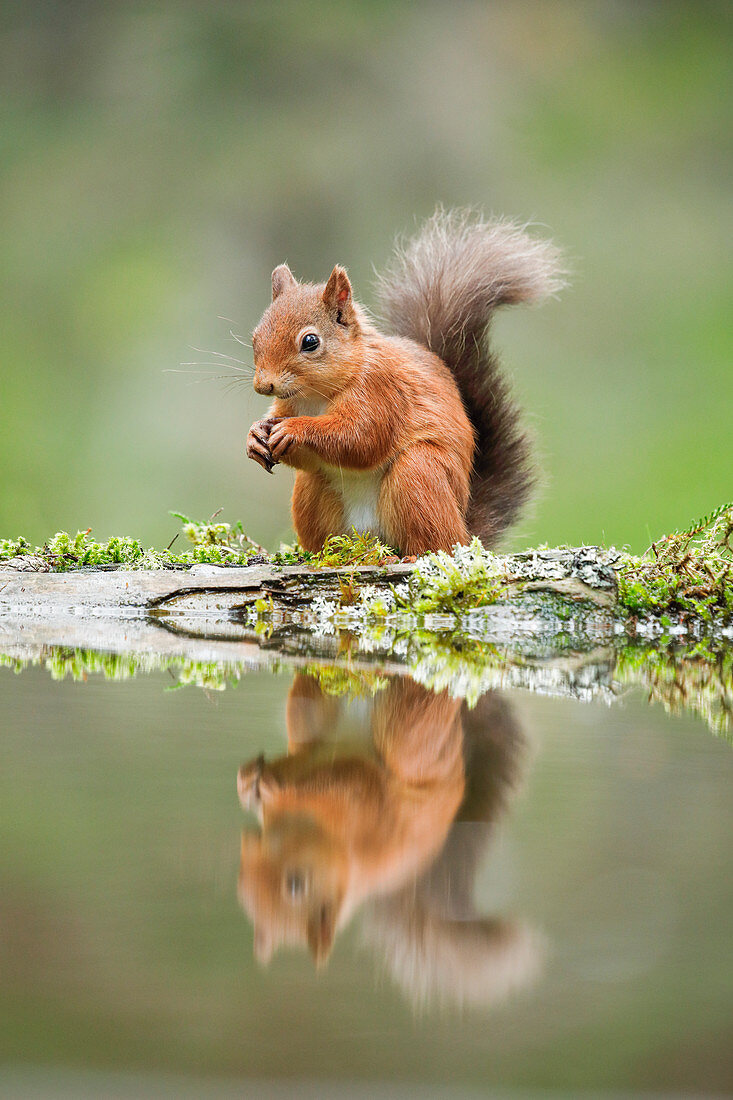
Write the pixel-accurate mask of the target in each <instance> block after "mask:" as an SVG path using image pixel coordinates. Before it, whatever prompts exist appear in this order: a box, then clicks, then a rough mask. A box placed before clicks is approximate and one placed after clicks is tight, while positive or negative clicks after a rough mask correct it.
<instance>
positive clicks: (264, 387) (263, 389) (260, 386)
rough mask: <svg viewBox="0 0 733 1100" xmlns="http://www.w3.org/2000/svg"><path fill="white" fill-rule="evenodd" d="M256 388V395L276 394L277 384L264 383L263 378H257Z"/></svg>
mask: <svg viewBox="0 0 733 1100" xmlns="http://www.w3.org/2000/svg"><path fill="white" fill-rule="evenodd" d="M254 388H255V393H262V394H268V393H274V392H275V383H274V382H263V381H262V379H261V378H255V381H254Z"/></svg>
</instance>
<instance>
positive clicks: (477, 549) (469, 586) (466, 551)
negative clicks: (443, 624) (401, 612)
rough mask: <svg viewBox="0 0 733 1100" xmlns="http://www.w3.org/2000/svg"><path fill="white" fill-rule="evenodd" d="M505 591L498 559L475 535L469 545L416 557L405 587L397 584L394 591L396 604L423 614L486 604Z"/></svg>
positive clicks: (484, 605)
mask: <svg viewBox="0 0 733 1100" xmlns="http://www.w3.org/2000/svg"><path fill="white" fill-rule="evenodd" d="M505 590H506V576H505V573H504V571H503V569H502V568H501V566H500V564H499V562H498V559H497V558H496V557H495V556H494V555H493V554H492V553H490V551H488V550H485V549H484V547H483V546H482V545H481V542H480V541H479V539H477V538H475V539H473V541H472V542H471V543H470V544H469V545H468V546H456V547H455V548H454V550H453V554H446V553H445V551H443V550H440V551H438V553H437V554H426V555H425V556H424V557H422V558H419V559H418V561H417V563H416V565H415V569H414V571H413V572H412V573H411V575H410V577H409V580H408V582H407V585H406V588H405V586H399V587H396V588H395V593H396V595H397V604H398V606H399V607H403V608H405V609H406V610H410V611H414V612H415V613H416V614H418V615H423V614H430V613H443V614H457V613H460V612H462V611H468V610H471V609H472V608H476V607H486V606H487V605H488V604H492V603H495V602H496V600H497V599H498V598H499V597H500V596H501V595H502V594H503V593H504V591H505Z"/></svg>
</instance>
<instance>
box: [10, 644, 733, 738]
mask: <svg viewBox="0 0 733 1100" xmlns="http://www.w3.org/2000/svg"><path fill="white" fill-rule="evenodd" d="M350 639H351V642H352V643H354V644H352V647H351V648H350V649H348V650H347V651H345V653H344V655H343V656H341V657H335V658H329V657H320V658H319V659H314V660H313V661H308V662H307V663H306V664H305V665H303V662H302V659H301V660H299V661H298V667H300V668H304V669H305V671H307V672H308V673H309V674H310V675H312V676H314V677H316V678H317V679H318V681H319V683H320V685H321V687H322V688H323V690H324V691H325V692H326V693H327V694H329V695H336V696H350V697H352V698H360V697H368V696H370V695H374V694H375V693H376V692H378V691H381V690H382V688H384V686H385V685H386V683H387V680H386V678H385V676H384V675H383V674H382V673H381V671H380V668H379V664H378V662H379V661H380V660H389V661H390V662H391V663H393V664H400V665H402V666H403V667H404V668H405V671H407V672H409V674H410V675H411V676H412V677H413V678H414V679H415V680H417V681H418V682H419V683H421V684H423V685H424V686H425V687H428V688H430V689H431V690H433V691H450V692H451V694H453V695H455V696H457V697H460V698H464V699H466V701H467V702H468V704H469V706H471V705H473V704H474V703H475V702H476V700H477V699H478V698H479V697H480V696H481V695H482V694H483V693H484V692H485V691H488V690H490V689H492V688H496V687H498V686H500V684H502V683H504V682H505V681H506V682H513V681H511V678H510V676H509V674H510V673H513V674H514V677H515V679H517V682H518V683H520V684H521V686H523V687H526V688H529V689H530V690H531V689H533V688H534V689H535V690H542V691H544V690H547V683H546V682H545V679H543V674H546V673H548V671H549V672H551V670H552V657H553V651H551V650H547V652H544V651H543V653H542V655H541V656H539V657H538V656H537V655H536V654H535V655H532V654H525V653H523V652H522V651H521V649H520V648H517V649H516V651H515V650H508V649H507V648H506V647H505V646H501V647H499V646H497V645H494V644H492V643H490V642H488V641H486V640H482V639H479V638H475V637H471V636H470V635H468V634H466V633H465V632H463V631H461V630H459V629H451V630H427V629H424V628H419V627H417V626H415V625H414V624H413V625H412V626H411V628H410V629H406V630H404V631H400V630H395V629H394V628H391V627H388V626H386V625H385V624H377V625H376V626H373V627H370V628H368V630H367V632H366V634H365V635H364V637H362V638H356V637H355V636H353V634H350ZM535 648H536V647H535ZM563 655H565V656H573V657H577V651H576V650H574V649H572V648H563V647H562V646H558V647H556V649H555V651H554V656H555V657H559V656H563ZM355 656H359V657H360V659H361V660H362V662H364V661H367V660H369V658H370V656H371V657H372V658H374V659H375V665H374V668H369V667H365V666H364V664H363V663H362V665H361V667H356V665H355V664H354V657H355ZM611 658H612V654H610V655H609V657H608V660H609V661H610V660H611ZM32 665H36V666H38V665H40V666H41V667H43V668H45V669H47V671H48V672H50V674H51V676H52V677H53V679H55V680H63V679H66V678H67V677H69V678H71V679H73V680H75V681H86V680H87V679H88V678H89V677H90V676H95V675H100V676H103V677H104V678H105V679H106V680H112V681H122V680H129V679H132V678H133V677H135V676H138V675H149V674H150V673H154V672H161V671H164V672H169V673H170V674H171V675H172V677H173V680H174V683H171V684H170V685H169V687H168V690H172V689H174V688H179V687H186V686H195V687H200V688H202V689H204V690H206V691H223V690H224V689H225V688H227V687H230V686H233V685H235V684H236V683H237V681H238V680H240V679H241V677H242V676H243V675H244V674H245V673H246V672H247V671H248V670H249V669H250V668H251V667H252V664H251V660H249V659H247V660H244V659H243V660H242V661H229V660H227V661H216V660H207V661H199V660H193V659H191V658H186V657H180V656H167V655H163V654H156V653H124V654H121V653H107V652H101V651H99V650H94V649H87V648H71V647H64V646H49V647H46V648H44V649H43V650H42V651H41V652H40V653H38V654H36V655H33V656H23V655H19V654H18V652H12V651H10V652H6V653H4V654H3V653H0V668H8V669H9V670H10V671H12V672H15V673H20V672H22V671H23V670H24V669H25V668H28V667H29V666H32ZM267 667H268V668H269V670H270V671H271V672H274V673H278V672H286V673H290V672H292V667H293V666H292V664H291V662H290V661H289V660H288V658H287V657H286V656H280V655H276V653H275V652H273V653H272V654H271V655H270V659H269V661H268V664H267ZM610 667H611V666H610V665H609V668H610ZM517 673H518V678H517V676H516V674H517ZM613 678H614V681H615V682H616V684H619V685H622V686H641V687H643V688H645V689H646V690H647V692H648V693H649V698H650V700H653V701H658V702H661V703H662V704H663V705H664V707H665V708H666V709H667V710H668V711H669V712H670V713H673V714H677V713H682V712H689V713H692V714H696V715H698V716H699V717H701V718H702V719H704V721H705V722H706V723H707V724H708V725H709V727H710V728H711V730H713V731H714V732H715V733H716V734H721V735H723V736H724V737H726V739H728V740H733V648H731V647H730V646H729V645H725V644H715V645H713V644H711V643H710V642H708V641H702V642H697V643H695V644H694V645H687V646H682V645H680V644H679V643H678V642H673V641H671V640H667V641H666V642H664V641H663V642H661V643H658V644H655V645H641V644H635V643H630V644H622V645H621V646H620V648H618V649H617V651H616V663H615V669H614V676H613Z"/></svg>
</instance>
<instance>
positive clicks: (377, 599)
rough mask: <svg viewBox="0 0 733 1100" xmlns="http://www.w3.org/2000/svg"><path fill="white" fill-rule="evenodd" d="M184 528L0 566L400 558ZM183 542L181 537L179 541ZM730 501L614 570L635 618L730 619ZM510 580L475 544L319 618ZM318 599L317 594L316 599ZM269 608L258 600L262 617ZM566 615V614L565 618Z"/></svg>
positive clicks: (502, 587) (356, 536)
mask: <svg viewBox="0 0 733 1100" xmlns="http://www.w3.org/2000/svg"><path fill="white" fill-rule="evenodd" d="M171 514H172V515H174V516H175V517H176V518H177V519H179V520H180V521H181V524H182V532H183V534H184V535H185V536H186V538H187V539H188V541H189V543H190V544H191V549H188V550H183V551H181V552H176V551H175V550H174V549H173V544H174V543H175V541H176V539H175V538H174V539H173V542H171V543H170V544H169V546H168V547H166V549H164V550H155V549H145V548H144V547H143V546H142V543H141V542H140V540H139V539H133V538H128V537H114V538H111V539H109V540H108V541H107V542H97V541H96V540H95V539H93V538H91V533H90V531H88V530H87V531H79V532H77V534H76V535H70V534H68V533H67V532H65V531H61V532H58V533H57V534H56V535H54V536H53V538H50V539H48V540H47V541H46V542H45V543H44V544H43V545H42V546H37V547H35V548H34V547H31V545H30V544H29V542H28V540H27V539H25V538H19V539H15V540H13V539H0V561H9V560H11V559H13V558H17V557H26V558H29V559H35V564H36V566H37V568H38V569H40V570H46V571H50V572H67V571H69V570H73V569H84V568H95V567H96V568H126V569H180V568H186V567H188V566H191V565H195V564H210V565H222V566H246V565H250V564H252V563H254V562H257V563H266V564H271V565H301V566H307V567H308V568H310V569H312V570H314V571H317V570H319V569H343V568H349V567H352V566H353V567H354V568H357V567H359V566H376V567H379V566H385V565H388V564H390V563H392V562H396V561H398V558H397V557H396V555H395V554H394V552H393V551H392V549H391V548H390V547H389V546H386V545H385V544H384V543H382V542H380V541H379V540H378V539H377V538H374V537H373V536H371V535H368V534H360V533H359V532H358V531H356V530H355V529H353V530H352V533H351V534H349V535H333V536H331V538H329V539H328V540H327V541H326V543H325V545H324V547H323V549H322V550H320V551H318V552H313V551H309V550H304V549H303V548H302V547H300V546H297V545H295V546H282V547H281V548H280V550H279V551H278V552H277V553H275V554H273V555H271V556H270V555H267V554H266V552H265V551H264V549H263V547H261V546H259V545H258V544H257V543H255V542H254V541H253V540H252V539H251V538H250V537H249V536H248V535H247V534H246V532H245V530H244V527H243V525H242V523H241V521H238V522H236V523H234V524H229V523H225V522H223V521H219V522H216V519H217V516H218V515H219V513H218V512H216V513H214V515H213V516H211V517H210V519H209V520H208V521H201V522H196V521H194V520H191V519H190V518H189V517H188V516H185V515H182V514H181V513H179V512H173V513H171ZM177 537H178V536H176V538H177ZM731 538H733V503H729V504H725V505H721V506H720V507H719V508H716V509H715V511H714V512H712V513H711V514H710V515H708V516H705V517H703V518H702V519H700V520H698V521H697V522H696V523H694V524H693V525H692V526H690V527H688V528H687V529H686V530H684V531H681V532H674V533H673V534H670V535H665V536H664V537H663V538H660V539H658V540H657V541H656V542H654V543H652V545H651V547H650V549H649V550H648V551H647V552H646V553H645V554H644V555H643V556H641V557H635V556H633V555H631V554H624V555H623V556H622V558H621V560H620V563H619V564H618V565H617V566H616V574H617V581H618V602H619V607H620V609H621V610H622V611H623V612H624V613H625V614H626V615H627V616H628V617H630V618H633V617H636V618H638V617H642V618H647V617H654V618H656V619H658V620H659V621H660V622H661V623H662V625H663V626H664V625H671V623H672V621H673V620H677V621H680V620H682V621H684V620H685V619H689V618H690V617H693V618H695V619H697V620H700V621H702V622H705V623H713V622H714V623H716V624H723V625H724V624H727V623H729V622H731V620H733V547H732V545H731ZM510 579H511V578H509V577H508V576H507V574H506V570H505V566H504V565H503V563H502V561H501V559H500V558H498V557H496V556H495V555H494V554H492V553H491V552H490V551H488V550H485V549H484V548H483V546H482V545H481V543H480V542H479V540H478V539H474V540H473V541H472V542H471V543H470V544H469V545H468V546H457V547H455V549H454V551H453V553H452V554H446V553H445V552H444V551H439V552H438V553H434V554H425V555H424V556H423V557H421V558H419V559H417V560H416V562H415V565H414V569H413V570H412V572H411V573H410V575H409V577H408V578H407V580H406V581H404V582H403V583H399V584H395V585H393V586H392V587H391V589H390V590H389V591H387V592H385V591H384V590H380V591H377V590H375V589H374V588H373V587H372V586H369V585H359V584H358V582H357V581H356V580H355V579H354V578H353V577H347V579H345V580H344V579H342V580H340V583H339V585H338V592H337V594H336V599H335V601H334V600H329V599H327V598H326V599H325V602H324V600H321V604H322V606H321V604H318V605H317V606H318V607H319V610H320V611H321V612H323V611H324V610H325V611H328V612H330V613H332V612H336V611H337V610H342V609H344V608H354V607H356V608H360V609H361V610H362V611H366V613H368V614H369V615H371V616H376V617H380V616H386V615H388V614H390V613H392V612H396V611H409V612H412V613H415V614H418V615H425V614H456V615H460V614H462V613H464V612H466V611H470V610H472V609H475V608H480V607H486V606H488V605H490V604H492V603H494V602H495V601H496V600H497V599H499V598H501V597H502V596H503V595H505V594H506V592H507V586H508V584H509V582H510ZM315 599H316V600H319V599H320V596H319V595H316V596H315ZM269 609H270V604H269V603H268V602H267V601H265V602H262V601H260V606H258V607H257V610H258V612H260V613H265V612H267V611H268V610H269ZM563 613H565V614H567V615H569V614H570V612H569V610H567V609H565V611H564V612H563V609H562V608H561V609H560V614H563Z"/></svg>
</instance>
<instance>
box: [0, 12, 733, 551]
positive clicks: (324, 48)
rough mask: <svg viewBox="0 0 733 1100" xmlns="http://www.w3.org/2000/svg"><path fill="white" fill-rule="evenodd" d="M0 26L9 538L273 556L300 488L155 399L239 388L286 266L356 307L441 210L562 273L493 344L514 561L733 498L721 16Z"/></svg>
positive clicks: (230, 396)
mask: <svg viewBox="0 0 733 1100" xmlns="http://www.w3.org/2000/svg"><path fill="white" fill-rule="evenodd" d="M1 10H2V15H3V18H2V23H1V25H2V31H1V33H0V72H1V73H2V77H1V78H0V79H2V81H3V84H4V87H3V89H2V102H3V111H2V118H1V121H0V140H1V142H2V158H1V165H2V167H1V169H0V171H1V183H0V203H1V208H2V211H3V215H4V226H3V230H2V244H3V252H4V262H3V264H2V276H1V278H2V295H1V303H0V310H1V311H2V342H1V345H0V346H1V348H2V357H3V361H2V373H1V377H2V384H1V391H0V470H1V471H2V480H1V483H0V534H1V535H5V536H15V535H17V534H19V533H24V534H25V535H26V536H28V537H29V538H31V539H33V540H42V539H43V538H45V537H46V536H47V535H49V534H50V533H52V532H53V531H55V530H57V529H59V528H69V529H76V528H77V527H92V528H93V530H94V533H95V535H96V536H97V537H107V536H108V535H110V534H114V533H127V534H135V535H139V536H140V537H142V538H143V539H144V540H145V541H146V542H147V543H157V544H165V543H166V542H167V541H168V540H169V539H170V538H171V536H172V534H173V533H174V532H175V530H176V527H177V522H176V521H175V520H173V519H171V518H170V517H169V516H168V514H167V513H168V509H177V510H182V511H184V512H186V513H187V514H189V515H193V516H196V517H204V516H208V515H209V514H210V513H211V512H213V511H214V510H215V509H216V508H219V507H223V508H224V509H225V516H226V517H227V518H229V519H235V518H242V519H243V520H244V522H245V526H246V527H247V529H248V530H249V531H250V533H251V534H252V535H253V536H254V537H255V538H257V539H258V540H260V541H263V542H266V543H268V544H270V545H274V544H276V542H277V541H278V540H279V539H281V538H287V537H289V535H290V522H289V512H288V505H287V501H288V496H289V491H290V480H291V475H290V473H289V472H288V471H286V470H282V469H281V470H278V471H277V473H276V475H275V477H273V478H272V479H270V478H268V477H267V475H265V474H264V472H263V471H262V470H260V469H259V468H258V467H257V466H255V465H254V464H253V463H249V462H247V461H246V460H245V458H244V453H243V445H244V439H245V435H246V430H247V428H248V426H249V424H250V422H251V421H252V420H253V419H254V418H255V417H256V416H259V415H261V413H262V411H263V410H264V408H265V405H266V403H265V400H264V398H258V397H256V396H255V395H254V394H253V393H252V392H251V390H250V388H249V386H248V383H247V380H246V378H245V379H244V382H243V384H241V385H238V386H236V387H235V388H234V389H233V390H229V389H227V387H226V385H225V383H224V382H220V381H216V380H211V379H209V380H208V381H206V382H203V383H201V384H191V383H192V382H193V381H194V379H195V378H196V376H195V375H187V374H181V373H166V372H167V371H168V370H170V369H171V368H173V369H175V368H178V367H179V366H180V364H181V363H182V362H186V361H190V360H197V361H201V362H212V361H216V358H217V357H216V356H213V355H211V354H208V353H209V352H211V351H216V352H220V353H226V354H232V355H235V356H239V357H240V358H242V359H244V360H245V361H249V355H250V354H251V353H250V352H249V349H248V348H243V347H240V346H239V345H238V344H237V343H236V342H235V341H234V340H233V339H232V337H231V336H230V329H232V328H233V330H234V331H235V332H236V333H239V334H241V335H242V336H243V337H244V339H247V336H248V333H249V332H250V330H251V329H252V327H253V326H254V325H255V323H256V322H257V319H258V317H259V314H260V312H261V310H262V309H263V308H264V307H265V305H266V304H267V302H268V298H269V275H270V271H271V269H272V268H273V267H274V265H275V264H277V263H279V262H281V261H283V260H288V261H289V262H290V264H291V265H292V267H293V269H294V271H295V272H296V274H298V275H299V276H300V277H302V278H307V279H319V278H325V277H326V275H327V274H328V272H329V271H330V269H331V266H332V265H333V264H334V263H335V262H343V263H345V264H346V265H347V266H348V267H349V270H350V273H351V275H352V277H353V280H354V282H355V285H356V289H357V293H358V294H359V296H360V297H361V298H362V299H363V300H365V301H366V303H367V304H369V303H370V302H371V301H372V298H371V289H370V284H371V280H372V274H373V273H372V266H373V265H374V266H376V267H379V266H380V265H381V264H382V263H383V262H384V261H385V259H386V258H387V256H388V253H389V250H390V247H391V242H392V239H393V237H394V235H395V234H396V233H397V232H399V231H403V230H406V229H407V230H409V229H410V228H412V227H413V226H414V225H415V223H416V221H417V220H419V219H421V218H423V217H424V216H426V215H427V214H429V213H430V212H431V211H432V209H433V208H434V206H435V204H436V202H443V203H444V204H446V205H448V206H452V205H456V204H460V205H464V204H477V205H479V206H481V207H483V208H484V209H485V210H486V211H487V212H492V211H493V212H495V213H502V214H507V215H511V216H515V217H518V218H520V219H532V220H535V221H536V222H537V223H539V225H540V226H541V229H540V232H546V233H549V234H551V235H552V236H553V237H554V238H555V239H556V240H557V241H558V242H559V243H560V244H562V245H563V246H564V247H565V248H566V249H567V251H568V254H569V256H570V258H571V263H572V267H573V269H574V277H573V285H572V288H571V289H570V290H568V291H566V292H565V293H564V294H563V296H562V299H561V300H560V301H559V302H551V303H549V304H548V305H547V306H546V307H545V308H543V309H542V310H540V311H530V310H525V311H516V312H514V313H512V312H509V313H506V314H505V315H503V316H502V317H501V319H500V321H499V322H498V324H497V327H496V341H497V344H498V345H499V347H501V348H502V350H503V354H504V361H505V363H506V365H507V367H508V369H509V370H510V372H511V374H512V376H513V377H514V380H515V384H516V388H517V391H518V393H519V395H520V398H521V400H522V403H523V405H524V406H525V408H526V409H527V414H528V419H529V422H530V424H531V425H532V426H533V429H534V431H535V433H536V436H537V440H538V449H539V453H540V456H541V466H542V470H543V472H544V483H543V486H542V488H541V491H540V493H539V494H538V497H537V500H536V504H535V507H534V509H533V511H532V513H531V514H530V515H529V516H528V517H527V519H526V521H525V522H524V523H523V525H522V527H521V528H520V529H519V530H518V531H517V532H516V535H515V540H514V541H515V544H517V543H523V542H530V541H531V542H537V541H549V542H551V543H553V542H557V541H568V542H579V541H598V540H605V541H608V542H615V543H616V544H619V545H620V544H624V543H626V544H628V545H630V546H631V547H632V548H634V549H636V550H641V549H643V548H644V546H645V545H646V544H647V543H648V541H649V538H650V536H656V535H659V534H660V533H661V532H663V531H664V530H665V529H669V528H673V527H675V526H679V525H683V524H685V523H686V522H687V521H688V520H691V519H693V518H695V517H696V516H697V515H699V514H701V513H703V512H705V511H707V510H710V509H711V508H712V507H714V506H715V505H716V504H719V503H722V502H723V501H725V500H729V499H730V498H731V497H733V446H732V444H731V406H732V403H733V372H731V370H730V365H729V364H730V350H731V336H730V325H729V320H730V318H729V290H730V279H729V278H728V276H729V274H730V266H729V265H730V259H729V250H730V240H729V238H730V233H729V230H730V228H731V217H730V205H729V190H730V179H731V174H732V168H733V149H732V148H731V140H730V137H731V129H730V126H726V123H727V122H729V108H730V105H731V99H732V98H733V97H732V96H731V72H733V65H732V64H731V62H732V61H733V56H732V55H733V49H732V44H733V34H732V31H733V8H732V7H731V5H730V4H728V3H726V2H721V3H713V2H703V0H696V2H694V3H672V2H670V3H643V2H639V0H634V2H626V3H621V2H618V3H614V2H611V0H604V2H599V3H592V2H577V0H572V2H562V0H558V2H555V3H544V2H537V3H534V2H519V0H512V2H494V3H491V4H488V3H470V2H454V3H451V4H446V3H423V4H420V5H416V4H409V5H408V4H394V3H386V2H381V3H378V2H374V3H349V2H343V3H339V4H326V3H272V2H269V3H254V2H252V3H244V2H242V3H233V2H230V3H224V2H219V0H209V2H206V3H204V2H199V3H193V2H185V0H184V2H173V0H160V2H152V0H148V2H134V0H131V2H128V3H125V4H104V3H97V4H89V3H79V2H73V0H64V2H58V3H53V2H47V3H39V2H24V3H8V2H6V3H3V4H2V5H1ZM221 317H226V318H230V319H231V320H226V321H225V320H221V319H220V318H221ZM192 347H196V348H200V349H205V353H201V352H197V351H192V350H191V348H192ZM184 369H193V368H184ZM202 369H203V370H209V369H212V368H209V367H203V368H202ZM222 373H225V371H222Z"/></svg>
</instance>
